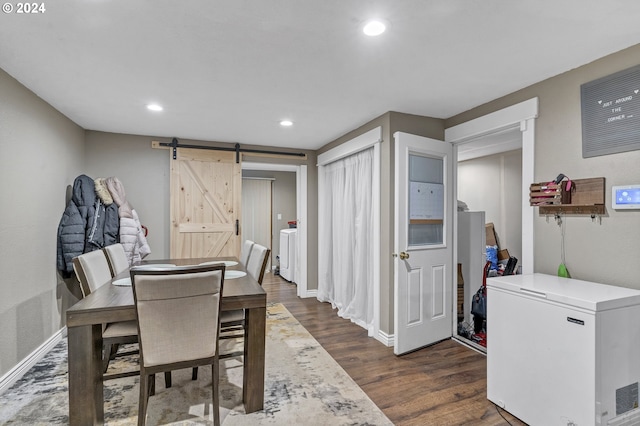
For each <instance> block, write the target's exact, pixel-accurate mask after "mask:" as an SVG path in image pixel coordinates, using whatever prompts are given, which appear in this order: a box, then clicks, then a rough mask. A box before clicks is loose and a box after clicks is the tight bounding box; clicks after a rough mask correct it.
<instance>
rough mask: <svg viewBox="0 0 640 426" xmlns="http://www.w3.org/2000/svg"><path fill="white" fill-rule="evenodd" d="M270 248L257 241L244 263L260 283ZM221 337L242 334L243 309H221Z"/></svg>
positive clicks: (234, 336) (232, 355)
mask: <svg viewBox="0 0 640 426" xmlns="http://www.w3.org/2000/svg"><path fill="white" fill-rule="evenodd" d="M269 253H271V250H270V249H268V248H266V247H264V246H262V245H260V244H257V243H254V244H253V247H252V248H251V255H250V256H249V263H248V265H246V270H247V273H248V274H249V275H250V276H251V277H252V278H253V279H255V280H256V281H257V282H258V284H260V285H262V281H263V279H264V273H265V269H266V267H267V262H268V260H269ZM220 315H221V319H220V321H221V336H220V338H221V339H232V338H238V337H243V336H244V330H245V327H246V322H245V320H244V309H234V310H230V311H223V312H222V313H221V314H220ZM243 353H244V352H242V351H238V352H231V353H225V354H221V355H220V357H221V358H230V357H236V356H241V355H243Z"/></svg>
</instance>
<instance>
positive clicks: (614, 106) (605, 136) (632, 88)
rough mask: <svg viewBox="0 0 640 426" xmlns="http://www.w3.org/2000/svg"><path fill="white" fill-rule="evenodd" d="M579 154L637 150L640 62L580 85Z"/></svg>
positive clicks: (639, 144) (639, 129)
mask: <svg viewBox="0 0 640 426" xmlns="http://www.w3.org/2000/svg"><path fill="white" fill-rule="evenodd" d="M580 94H581V99H582V157H583V158H588V157H597V156H599V155H606V154H615V153H617V152H626V151H633V150H636V149H640V65H637V66H635V67H633V68H629V69H626V70H624V71H620V72H617V73H615V74H611V75H609V76H606V77H602V78H599V79H598V80H593V81H590V82H589V83H585V84H583V85H582V86H580Z"/></svg>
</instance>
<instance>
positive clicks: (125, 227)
mask: <svg viewBox="0 0 640 426" xmlns="http://www.w3.org/2000/svg"><path fill="white" fill-rule="evenodd" d="M96 181H98V179H96ZM103 182H104V186H105V187H106V189H107V190H108V192H109V193H110V194H111V197H112V198H113V201H114V202H115V203H116V205H117V206H118V216H119V217H120V243H121V244H122V246H123V247H124V252H125V253H126V254H127V258H128V259H129V265H133V264H134V263H136V262H139V261H141V260H142V259H144V258H145V257H146V256H148V255H149V253H151V248H150V247H149V244H148V243H147V239H146V237H145V236H144V231H143V230H142V225H141V224H140V219H139V217H138V213H136V211H135V210H134V209H133V208H132V207H131V205H130V204H129V202H128V201H127V199H126V193H125V191H124V186H123V185H122V182H120V180H119V179H118V178H117V177H109V178H106V179H103ZM97 187H98V185H96V188H97Z"/></svg>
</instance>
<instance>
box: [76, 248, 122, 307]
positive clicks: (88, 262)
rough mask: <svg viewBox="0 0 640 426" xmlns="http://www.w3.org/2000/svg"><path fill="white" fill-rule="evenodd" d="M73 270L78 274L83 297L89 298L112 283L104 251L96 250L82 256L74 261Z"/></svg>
mask: <svg viewBox="0 0 640 426" xmlns="http://www.w3.org/2000/svg"><path fill="white" fill-rule="evenodd" d="M73 270H74V271H75V272H76V276H77V277H78V281H80V289H81V290H82V296H83V297H87V296H88V295H89V294H91V292H93V291H95V290H96V289H97V288H98V287H100V286H102V285H103V284H106V283H107V282H109V281H111V278H113V277H112V276H111V269H109V262H108V261H107V257H106V256H105V254H104V252H103V251H102V250H94V251H90V252H88V253H85V254H81V255H80V256H78V257H75V258H74V259H73Z"/></svg>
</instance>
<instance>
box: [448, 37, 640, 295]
mask: <svg viewBox="0 0 640 426" xmlns="http://www.w3.org/2000/svg"><path fill="white" fill-rule="evenodd" d="M639 58H640V45H636V46H633V47H630V48H628V49H625V50H622V51H620V52H617V53H615V54H612V55H609V56H607V57H604V58H602V59H599V60H597V61H594V62H592V63H590V64H587V65H585V66H582V67H580V68H576V69H574V70H571V71H568V72H566V73H564V74H561V75H558V76H555V77H552V78H549V79H547V80H544V81H542V82H539V83H536V84H534V85H532V86H529V87H527V88H524V89H522V90H520V91H517V92H515V93H512V94H510V95H507V96H505V97H502V98H499V99H496V100H495V101H492V102H489V103H488V104H485V105H482V106H479V107H477V108H474V109H472V110H470V111H467V112H465V113H463V114H460V115H457V116H455V117H452V118H450V119H448V120H446V127H452V126H455V125H457V124H460V123H463V122H466V121H468V120H471V119H474V118H477V117H480V116H483V115H485V114H488V113H490V112H493V111H496V110H499V109H502V108H505V107H507V106H510V105H513V104H516V103H518V102H521V101H524V100H527V99H530V98H533V97H538V98H539V102H540V103H539V117H538V119H537V120H536V127H535V168H534V171H535V180H536V182H539V181H548V180H551V179H553V178H554V177H555V176H557V175H558V173H564V174H566V175H567V176H570V177H571V178H573V179H579V178H589V177H601V176H603V177H605V178H606V200H605V205H606V210H607V214H606V215H605V217H603V218H602V224H600V223H599V222H598V221H596V222H593V221H592V220H591V218H589V217H566V218H565V226H566V230H565V241H566V243H565V244H566V247H565V249H566V264H567V268H568V269H569V272H570V273H571V276H572V277H574V278H578V279H583V280H588V281H596V282H602V283H607V284H614V285H618V286H623V287H632V288H639V289H640V262H639V261H638V259H640V244H639V243H638V241H640V211H638V210H635V211H616V210H613V209H611V207H610V206H611V185H621V184H629V183H638V182H640V167H639V165H640V151H631V152H626V153H621V154H612V155H606V156H601V157H593V158H582V129H581V109H580V85H581V84H583V83H586V82H589V81H592V80H595V79H597V78H600V77H604V76H607V75H610V74H612V73H615V72H617V71H621V70H624V69H626V68H629V67H632V66H635V65H638V63H640V59H639ZM523 195H524V194H523ZM527 196H528V194H527ZM531 208H533V209H536V210H537V208H535V207H531ZM534 234H535V241H534V244H535V251H534V259H535V265H534V271H535V272H541V273H547V274H556V273H557V270H558V265H559V263H560V241H561V238H560V237H561V233H560V228H559V227H558V226H557V225H556V223H555V221H554V220H550V221H549V222H548V223H547V221H546V219H545V217H544V216H539V215H538V213H537V211H536V218H535V223H534Z"/></svg>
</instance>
